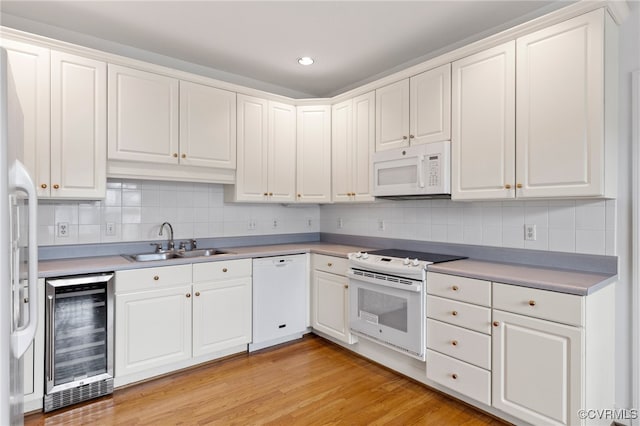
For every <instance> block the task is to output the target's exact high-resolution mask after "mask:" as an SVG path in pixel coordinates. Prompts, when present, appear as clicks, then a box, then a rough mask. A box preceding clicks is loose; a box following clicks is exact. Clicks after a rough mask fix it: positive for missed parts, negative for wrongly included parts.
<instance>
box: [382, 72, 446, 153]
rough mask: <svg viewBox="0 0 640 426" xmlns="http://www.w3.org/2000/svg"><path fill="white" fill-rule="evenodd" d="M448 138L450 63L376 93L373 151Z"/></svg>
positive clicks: (383, 88)
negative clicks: (374, 142)
mask: <svg viewBox="0 0 640 426" xmlns="http://www.w3.org/2000/svg"><path fill="white" fill-rule="evenodd" d="M449 139H451V64H445V65H442V66H440V67H438V68H434V69H432V70H429V71H425V72H423V73H421V74H418V75H416V76H413V77H411V78H409V79H405V80H401V81H398V82H396V83H392V84H390V85H388V86H385V87H382V88H380V89H377V90H376V144H375V150H376V151H384V150H387V149H394V148H401V147H406V146H409V145H416V144H421V143H430V142H439V141H446V140H449Z"/></svg>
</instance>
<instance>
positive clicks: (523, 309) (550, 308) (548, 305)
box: [493, 283, 584, 326]
mask: <svg viewBox="0 0 640 426" xmlns="http://www.w3.org/2000/svg"><path fill="white" fill-rule="evenodd" d="M493 308H494V309H500V310H502V311H507V312H514V313H517V314H522V315H527V316H530V317H535V318H540V319H544V320H549V321H555V322H559V323H563V324H570V325H577V326H582V325H584V297H582V296H577V295H573V294H565V293H556V292H553V291H548V290H538V289H535V288H527V287H518V286H514V285H509V284H500V283H494V284H493Z"/></svg>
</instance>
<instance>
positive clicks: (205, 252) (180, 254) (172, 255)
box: [125, 248, 231, 262]
mask: <svg viewBox="0 0 640 426" xmlns="http://www.w3.org/2000/svg"><path fill="white" fill-rule="evenodd" d="M230 253H231V252H228V251H221V250H216V249H212V248H209V249H195V250H188V251H187V250H170V251H161V252H153V253H140V254H132V255H126V256H125V257H127V258H129V259H131V260H134V261H136V262H150V261H153V260H168V259H186V258H192V257H209V256H216V255H220V254H230Z"/></svg>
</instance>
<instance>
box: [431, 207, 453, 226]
mask: <svg viewBox="0 0 640 426" xmlns="http://www.w3.org/2000/svg"><path fill="white" fill-rule="evenodd" d="M448 213H449V212H448V209H446V208H442V207H436V208H433V209H431V225H432V226H433V225H447V224H448V222H449V219H448V217H447V216H448Z"/></svg>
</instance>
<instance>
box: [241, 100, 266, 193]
mask: <svg viewBox="0 0 640 426" xmlns="http://www.w3.org/2000/svg"><path fill="white" fill-rule="evenodd" d="M267 104H268V102H267V101H266V100H264V99H259V98H253V97H250V96H245V95H240V94H239V95H238V146H237V151H238V167H237V170H236V194H235V199H236V201H253V202H262V201H266V200H267V195H268V194H267V177H268V176H267V162H268V157H267V147H268V140H267V138H268V134H267V122H268V109H267Z"/></svg>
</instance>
